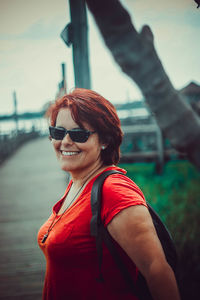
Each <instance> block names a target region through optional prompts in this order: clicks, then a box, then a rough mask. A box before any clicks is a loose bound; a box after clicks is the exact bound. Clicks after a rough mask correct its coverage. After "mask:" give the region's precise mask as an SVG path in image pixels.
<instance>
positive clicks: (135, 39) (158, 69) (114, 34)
mask: <svg viewBox="0 0 200 300" xmlns="http://www.w3.org/2000/svg"><path fill="white" fill-rule="evenodd" d="M85 1H86V2H87V5H88V7H89V9H90V11H91V12H92V14H93V16H94V18H95V21H96V23H97V25H98V27H99V30H100V32H101V34H102V36H103V38H104V41H105V43H106V45H107V47H108V48H109V49H110V51H111V53H112V55H113V57H114V59H115V60H116V62H117V63H118V64H119V65H120V67H121V69H122V71H123V72H125V73H126V74H127V75H128V76H130V77H131V78H132V79H133V80H134V81H135V82H136V83H137V85H138V86H139V87H140V89H141V91H142V93H143V95H144V97H145V99H146V102H147V104H148V106H149V107H150V110H151V111H152V112H153V113H154V116H155V118H156V120H157V122H158V124H159V126H160V128H161V130H162V132H163V134H164V136H165V137H167V138H168V139H169V140H170V142H171V144H172V146H173V147H174V148H175V149H177V150H178V151H181V152H185V153H186V154H187V156H188V159H189V160H190V161H191V162H192V163H193V164H195V165H196V166H197V168H199V169H200V119H199V118H198V117H197V115H196V114H195V112H194V111H193V110H192V108H191V107H190V106H189V104H187V103H185V102H184V101H183V100H182V98H181V96H180V95H179V94H178V92H177V91H176V90H175V89H174V87H173V85H172V83H171V82H170V80H169V78H168V76H167V74H166V72H165V70H164V68H163V66H162V63H161V61H160V60H159V57H158V55H157V53H156V50H155V48H154V44H153V34H152V32H151V30H150V28H149V27H148V26H146V25H145V26H144V27H143V28H142V30H141V32H140V33H138V32H137V31H136V29H135V28H134V26H133V24H132V22H131V19H130V16H129V14H128V12H127V11H126V10H125V9H124V7H123V6H122V5H121V4H120V2H119V1H118V0H101V1H99V0H85Z"/></svg>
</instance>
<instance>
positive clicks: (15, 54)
mask: <svg viewBox="0 0 200 300" xmlns="http://www.w3.org/2000/svg"><path fill="white" fill-rule="evenodd" d="M122 3H123V4H124V5H125V7H126V8H127V9H128V11H129V13H130V14H131V16H132V20H133V23H134V25H135V27H136V29H137V30H140V29H141V27H142V25H144V24H148V25H149V26H150V27H151V29H152V31H153V34H154V40H155V47H156V49H157V51H158V54H159V57H160V59H161V61H162V63H163V65H164V67H165V69H166V71H167V74H168V75H169V77H170V79H171V81H172V83H173V84H174V86H175V88H177V89H180V88H182V87H183V86H185V85H187V84H188V83H189V82H190V81H195V82H196V83H197V84H200V9H197V8H196V6H197V5H196V3H195V2H194V1H193V0H171V1H166V0H148V1H147V0H123V1H122ZM88 19H89V47H90V49H89V50H90V67H91V77H92V89H94V90H95V91H97V92H99V93H101V94H102V95H103V96H104V97H106V98H108V99H109V100H110V101H111V102H113V103H122V102H124V101H126V100H128V99H131V100H134V99H136V100H137V99H140V98H141V93H140V91H139V89H138V88H137V86H136V85H135V84H134V83H133V82H132V81H131V80H130V79H129V78H128V77H127V76H126V75H124V74H123V73H122V72H121V71H120V69H119V67H118V66H117V65H116V64H115V62H114V61H113V58H112V56H111V55H110V53H109V51H108V50H107V49H106V48H105V46H104V42H103V41H102V39H101V36H100V34H99V32H98V29H97V28H96V25H95V24H94V22H93V19H92V16H91V15H90V14H89V15H88ZM69 22H70V17H69V6H68V1H67V0H57V1H55V0H34V1H33V0H0V78H1V80H0V114H4V113H11V112H12V111H13V91H14V90H15V91H16V93H17V99H18V111H19V112H23V111H38V110H40V109H41V108H42V107H43V105H44V104H45V103H46V102H47V101H50V100H53V99H54V98H55V95H56V93H57V86H58V82H59V81H60V80H61V63H62V62H64V63H66V66H67V87H68V89H71V88H73V87H74V79H73V65H72V50H71V48H68V47H67V46H66V45H65V44H64V42H63V41H62V39H61V38H60V33H61V31H62V30H63V28H64V27H65V26H66V24H67V23H69Z"/></svg>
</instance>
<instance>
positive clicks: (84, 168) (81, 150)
mask: <svg viewBox="0 0 200 300" xmlns="http://www.w3.org/2000/svg"><path fill="white" fill-rule="evenodd" d="M83 125H84V128H85V129H87V130H89V131H94V130H93V128H91V127H90V126H89V125H88V124H87V123H84V124H83ZM56 127H62V128H65V129H67V130H70V129H75V128H79V125H78V124H76V123H75V121H74V120H73V119H72V116H71V111H70V109H68V108H62V109H61V110H60V111H59V112H58V115H57V119H56ZM52 143H53V147H54V150H55V152H56V155H57V158H58V160H59V162H60V165H61V169H62V170H64V171H68V172H70V173H71V175H72V176H73V174H75V173H76V174H80V176H81V174H82V173H85V174H87V173H89V172H90V171H91V170H92V169H94V168H95V166H100V165H101V164H102V163H101V158H100V153H101V147H102V144H101V143H100V141H99V137H98V135H97V133H93V134H91V135H90V136H89V138H88V140H87V141H86V142H85V143H77V142H73V141H72V140H71V138H70V136H69V134H67V135H65V137H64V139H63V140H55V139H53V140H52Z"/></svg>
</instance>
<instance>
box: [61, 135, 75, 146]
mask: <svg viewBox="0 0 200 300" xmlns="http://www.w3.org/2000/svg"><path fill="white" fill-rule="evenodd" d="M62 143H63V144H65V145H67V144H68V145H71V144H73V141H72V140H71V138H70V136H69V133H67V134H66V135H65V137H64V138H63V140H62Z"/></svg>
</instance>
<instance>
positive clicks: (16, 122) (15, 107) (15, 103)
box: [13, 91, 19, 132]
mask: <svg viewBox="0 0 200 300" xmlns="http://www.w3.org/2000/svg"><path fill="white" fill-rule="evenodd" d="M13 103H14V113H13V119H14V120H15V128H16V131H17V132H18V130H19V128H18V115H17V95H16V92H15V91H14V92H13Z"/></svg>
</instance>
